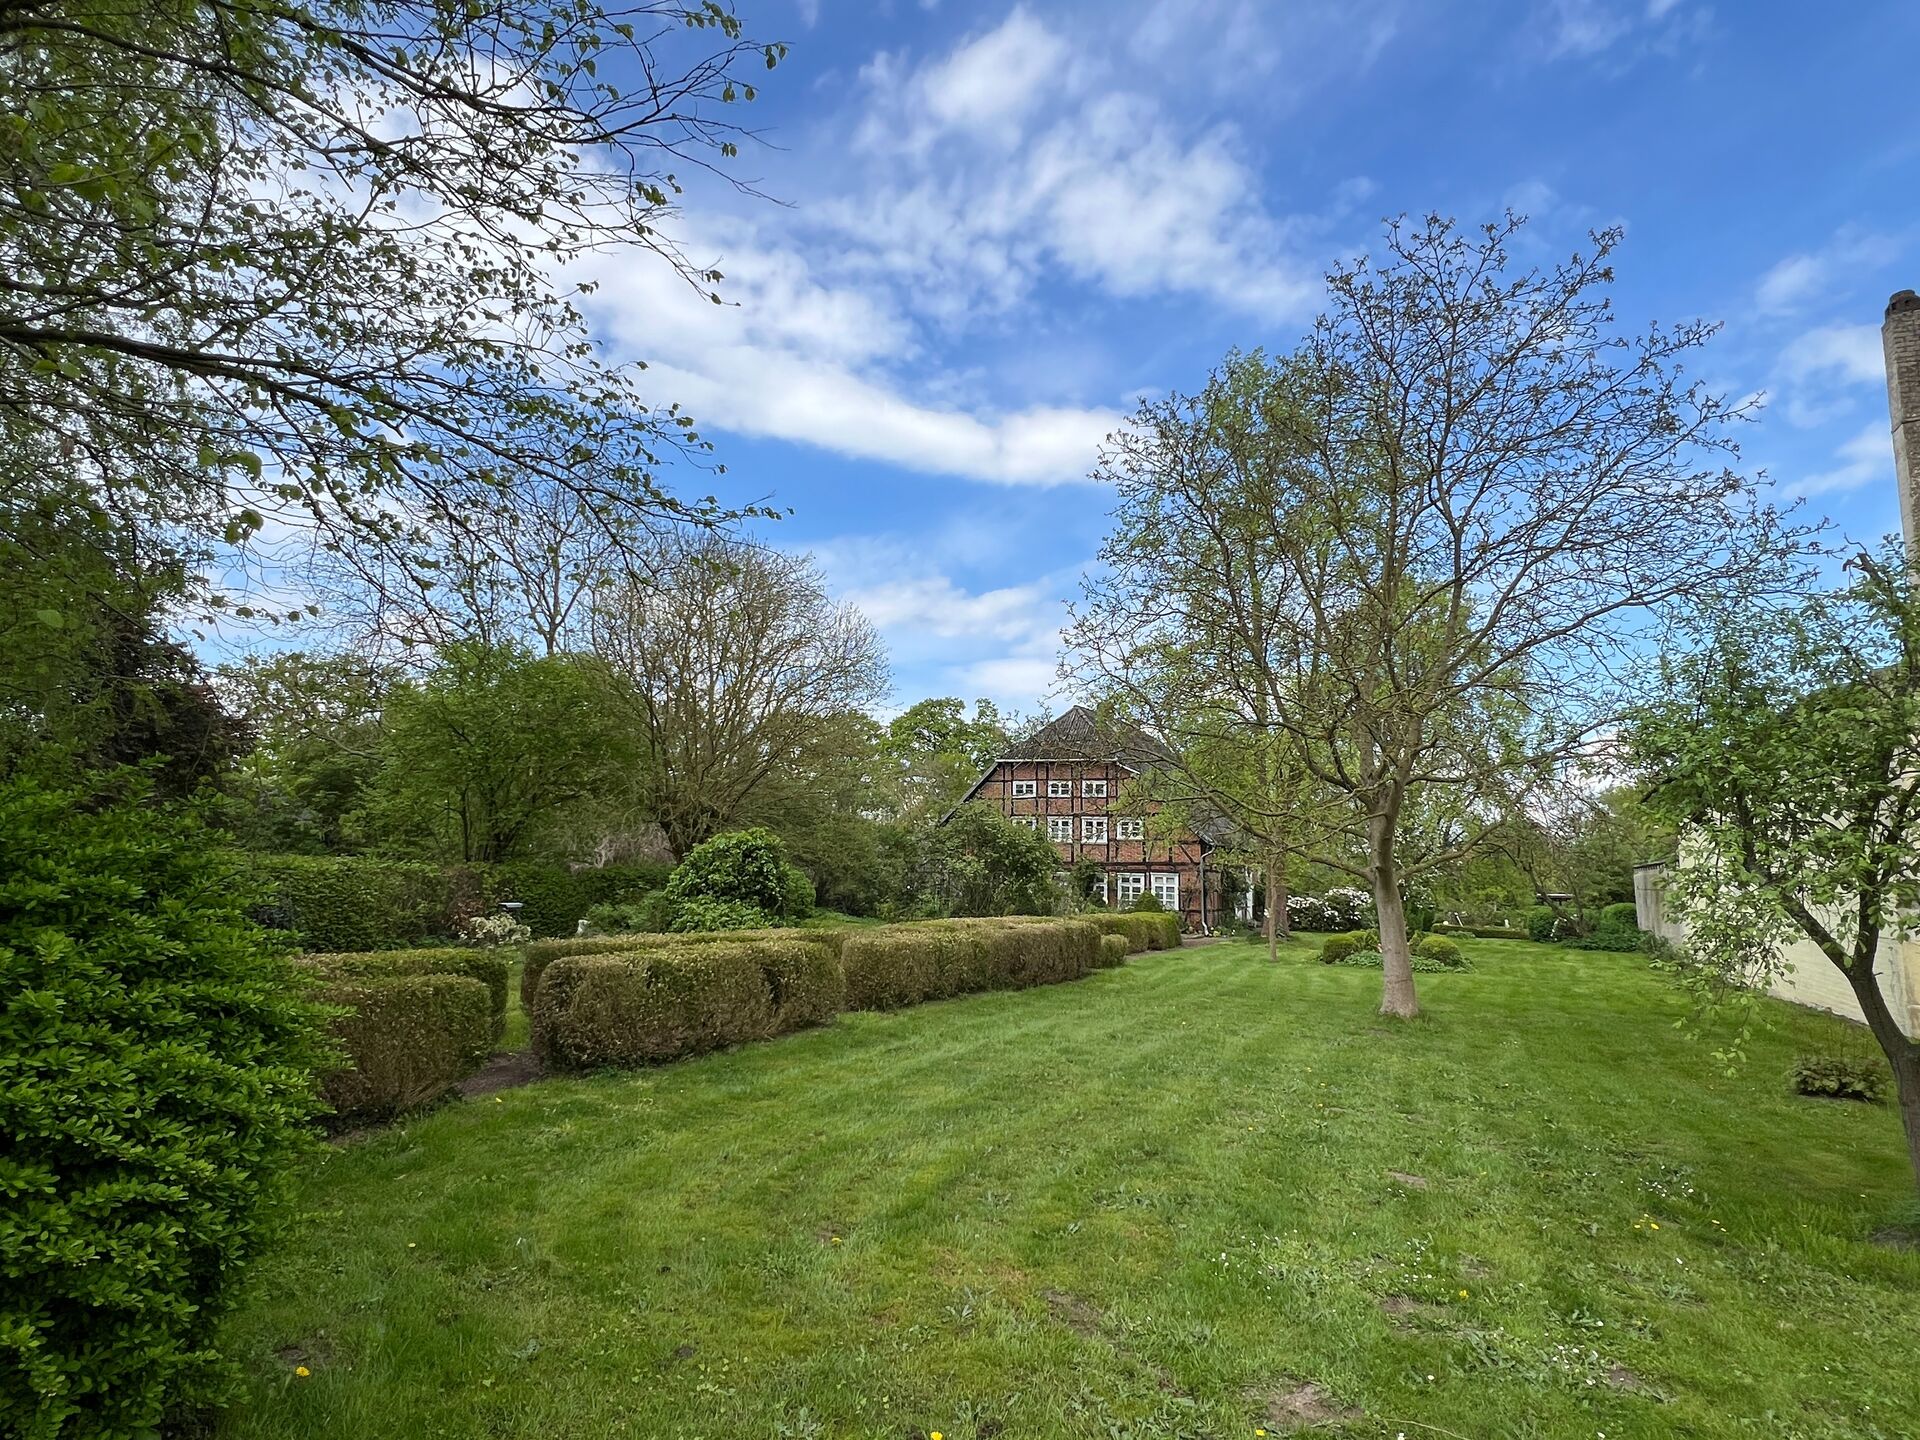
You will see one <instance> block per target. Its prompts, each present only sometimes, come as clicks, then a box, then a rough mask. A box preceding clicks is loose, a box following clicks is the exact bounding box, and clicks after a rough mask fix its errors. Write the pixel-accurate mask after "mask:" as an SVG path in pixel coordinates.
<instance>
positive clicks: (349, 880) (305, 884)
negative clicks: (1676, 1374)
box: [246, 855, 453, 952]
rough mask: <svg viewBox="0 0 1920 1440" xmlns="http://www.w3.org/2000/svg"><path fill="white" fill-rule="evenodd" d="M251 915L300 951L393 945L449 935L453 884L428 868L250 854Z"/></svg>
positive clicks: (392, 862)
mask: <svg viewBox="0 0 1920 1440" xmlns="http://www.w3.org/2000/svg"><path fill="white" fill-rule="evenodd" d="M246 867H247V869H248V870H249V871H250V872H251V875H252V877H253V881H254V884H255V886H256V887H257V888H258V889H259V890H260V892H261V896H262V898H261V900H260V902H259V903H258V904H257V905H256V906H255V907H254V910H253V916H254V918H255V919H256V920H258V921H259V922H260V923H261V924H262V925H266V926H269V927H271V928H272V929H275V930H286V931H290V932H292V934H293V935H294V936H295V937H296V939H297V940H298V942H299V944H300V946H301V948H303V949H306V950H316V951H318V950H324V951H338V952H346V951H361V950H393V949H398V948H400V947H402V946H407V945H418V944H419V943H420V942H421V941H423V940H430V939H435V938H439V937H443V936H445V935H448V934H450V933H451V932H452V928H453V924H452V919H451V917H450V914H449V904H450V897H451V895H452V882H451V880H450V879H449V878H448V875H447V872H446V871H444V870H441V869H440V868H439V867H438V866H434V865H421V864H416V863H414V862H412V861H403V860H373V859H366V858H363V857H360V856H337V855H252V856H248V857H247V859H246Z"/></svg>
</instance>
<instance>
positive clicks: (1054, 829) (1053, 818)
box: [1047, 815, 1073, 845]
mask: <svg viewBox="0 0 1920 1440" xmlns="http://www.w3.org/2000/svg"><path fill="white" fill-rule="evenodd" d="M1047 839H1049V840H1051V841H1053V843H1054V844H1056V845H1071V844H1072V843H1073V817H1072V816H1071V815H1049V816H1048V817H1047Z"/></svg>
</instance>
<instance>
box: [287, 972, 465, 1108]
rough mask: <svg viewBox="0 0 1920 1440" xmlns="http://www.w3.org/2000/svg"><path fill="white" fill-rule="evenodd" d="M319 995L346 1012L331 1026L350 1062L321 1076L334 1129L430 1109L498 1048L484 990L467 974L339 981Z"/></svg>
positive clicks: (322, 1092)
mask: <svg viewBox="0 0 1920 1440" xmlns="http://www.w3.org/2000/svg"><path fill="white" fill-rule="evenodd" d="M319 998H320V999H322V1000H324V1001H325V1002H326V1003H328V1004H330V1005H338V1006H343V1007H345V1013H344V1014H341V1015H337V1016H335V1017H334V1019H333V1020H332V1021H331V1022H330V1024H331V1028H332V1031H333V1037H334V1040H335V1041H336V1042H337V1043H338V1045H339V1047H340V1048H341V1049H342V1050H343V1051H345V1052H346V1053H347V1055H349V1056H350V1057H351V1058H352V1062H353V1063H352V1064H351V1065H348V1066H347V1067H345V1068H343V1069H339V1070H334V1071H331V1072H329V1073H327V1074H325V1075H323V1076H322V1077H321V1079H320V1093H321V1095H322V1096H323V1097H324V1098H325V1100H326V1101H327V1103H328V1104H329V1105H330V1106H331V1107H332V1109H333V1112H334V1115H333V1120H334V1123H335V1124H339V1123H342V1122H346V1121H361V1120H384V1119H387V1118H389V1117H391V1116H394V1115H398V1114H401V1113H403V1112H404V1111H407V1110H413V1109H416V1108H418V1107H419V1106H421V1105H426V1104H430V1103H431V1102H433V1101H435V1100H438V1099H439V1098H440V1097H441V1096H443V1095H445V1094H446V1093H447V1092H448V1091H449V1090H451V1089H452V1088H453V1087H454V1086H455V1085H456V1084H457V1083H458V1082H459V1081H461V1080H462V1079H464V1078H465V1077H467V1076H468V1075H471V1074H472V1073H473V1072H474V1071H475V1070H478V1069H479V1068H480V1067H481V1066H482V1065H483V1064H485V1063H486V1059H487V1055H488V1053H489V1052H490V1051H491V1050H492V1048H493V1024H492V1015H491V1013H490V1012H491V1003H490V1000H489V996H488V993H487V987H486V986H485V985H483V984H481V983H480V982H479V981H478V980H472V979H469V978H467V977H466V976H464V975H386V976H370V977H367V978H364V979H348V978H342V979H337V980H333V981H331V982H330V983H329V984H328V985H326V986H325V987H324V988H323V989H322V990H321V992H320V996H319Z"/></svg>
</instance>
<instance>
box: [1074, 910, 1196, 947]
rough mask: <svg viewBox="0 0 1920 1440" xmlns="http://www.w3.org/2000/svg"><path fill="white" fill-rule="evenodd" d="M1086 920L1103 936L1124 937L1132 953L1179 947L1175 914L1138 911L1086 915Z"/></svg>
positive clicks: (1178, 932)
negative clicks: (1119, 913) (1095, 926)
mask: <svg viewBox="0 0 1920 1440" xmlns="http://www.w3.org/2000/svg"><path fill="white" fill-rule="evenodd" d="M1085 918H1086V919H1088V920H1090V921H1092V922H1093V923H1094V924H1095V925H1097V926H1099V927H1100V932H1101V933H1102V934H1103V935H1124V936H1126V937H1127V945H1128V948H1129V949H1130V950H1131V951H1133V952H1134V953H1138V952H1139V951H1142V950H1178V949H1179V948H1180V917H1179V916H1178V915H1172V914H1162V915H1155V914H1153V913H1151V912H1150V911H1140V912H1132V913H1128V914H1124V915H1089V916H1087V917H1085Z"/></svg>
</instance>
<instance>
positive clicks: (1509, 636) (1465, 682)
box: [1072, 216, 1793, 1016]
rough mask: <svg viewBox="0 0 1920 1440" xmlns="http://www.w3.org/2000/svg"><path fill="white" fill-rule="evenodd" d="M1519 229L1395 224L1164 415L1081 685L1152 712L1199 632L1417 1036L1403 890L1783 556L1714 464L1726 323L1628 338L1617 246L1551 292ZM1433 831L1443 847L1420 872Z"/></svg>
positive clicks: (1086, 649) (1104, 594) (1516, 799)
mask: <svg viewBox="0 0 1920 1440" xmlns="http://www.w3.org/2000/svg"><path fill="white" fill-rule="evenodd" d="M1523 223H1524V222H1523V221H1521V220H1520V219H1519V218H1517V217H1513V216H1509V217H1507V219H1506V220H1505V221H1503V222H1501V223H1498V224H1494V225H1489V226H1486V227H1483V228H1482V229H1481V230H1480V231H1479V232H1477V233H1475V234H1472V235H1466V234H1462V233H1460V232H1458V231H1456V229H1455V227H1454V226H1453V224H1452V223H1451V222H1449V221H1445V220H1442V219H1438V218H1430V219H1428V220H1427V221H1426V222H1425V223H1424V224H1421V225H1417V226H1411V227H1409V226H1408V225H1406V224H1404V223H1395V224H1392V225H1390V226H1389V228H1388V230H1387V233H1386V237H1385V249H1386V254H1385V258H1384V260H1383V261H1382V262H1381V263H1380V264H1377V265H1376V264H1375V263H1373V262H1372V261H1369V260H1364V259H1363V260H1360V261H1357V262H1355V263H1353V264H1351V265H1346V266H1342V267H1340V268H1338V269H1336V270H1335V271H1334V272H1333V273H1332V274H1331V275H1330V276H1329V277H1328V291H1329V297H1328V309H1327V312H1326V314H1324V315H1323V316H1322V317H1321V318H1320V319H1319V320H1318V321H1317V322H1316V323H1315V325H1314V327H1313V329H1312V332H1311V333H1310V335H1309V336H1308V338H1307V339H1306V340H1305V341H1304V342H1303V343H1302V344H1301V346H1300V347H1299V348H1298V349H1297V350H1296V351H1295V352H1294V353H1293V354H1292V355H1290V356H1288V357H1287V358H1285V359H1284V360H1279V361H1273V360H1269V359H1268V358H1267V357H1265V356H1263V355H1260V354H1257V353H1255V354H1251V355H1241V354H1235V355H1233V356H1230V357H1229V358H1228V360H1227V361H1226V363H1225V364H1224V365H1223V366H1222V367H1221V369H1220V370H1219V371H1218V372H1217V373H1216V374H1215V375H1214V376H1213V377H1212V379H1211V381H1210V382H1209V384H1208V385H1207V387H1206V388H1205V389H1204V390H1203V391H1202V392H1201V393H1200V394H1198V395H1193V396H1181V395H1175V396H1170V397H1167V398H1165V399H1160V400H1153V401H1149V402H1147V403H1146V404H1144V405H1143V406H1142V407H1141V409H1140V411H1139V413H1138V414H1137V416H1136V417H1135V420H1134V422H1133V424H1132V425H1131V426H1130V427H1129V428H1128V429H1126V430H1124V431H1122V432H1120V433H1119V434H1117V435H1115V436H1114V437H1113V438H1112V439H1111V441H1110V442H1109V446H1108V449H1107V450H1106V452H1105V453H1104V455H1103V457H1102V460H1101V465H1100V473H1101V475H1102V476H1103V478H1105V479H1107V480H1109V481H1110V482H1111V483H1112V484H1113V485H1114V486H1115V488H1116V490H1117V492H1118V495H1119V500H1120V504H1119V506H1118V508H1117V509H1116V511H1115V515H1116V519H1117V522H1118V524H1117V528H1116V529H1115V531H1114V533H1113V535H1112V537H1111V538H1110V539H1109V541H1108V543H1107V546H1106V548H1105V549H1104V550H1103V552H1102V558H1103V559H1104V560H1105V562H1106V569H1105V572H1104V573H1103V575H1102V576H1101V577H1100V578H1099V579H1098V580H1096V581H1095V582H1094V584H1093V586H1092V588H1091V589H1090V591H1089V593H1088V596H1087V599H1086V602H1085V604H1084V605H1083V606H1082V607H1081V611H1080V613H1079V615H1078V616H1077V619H1076V624H1075V628H1074V633H1073V637H1072V638H1073V642H1074V651H1075V659H1074V660H1073V662H1072V665H1073V670H1074V673H1076V674H1078V675H1079V676H1080V677H1081V678H1082V679H1083V681H1084V682H1085V683H1087V684H1089V686H1090V688H1107V689H1110V690H1112V691H1113V692H1115V693H1117V694H1120V695H1121V696H1123V697H1125V698H1127V699H1129V700H1132V699H1135V698H1137V697H1139V696H1141V695H1143V694H1144V695H1146V696H1151V694H1152V691H1153V688H1154V687H1153V686H1151V685H1142V684H1138V683H1136V679H1137V676H1136V671H1137V669H1138V667H1139V666H1140V664H1141V657H1142V656H1143V655H1145V656H1148V657H1149V659H1150V657H1151V652H1152V650H1153V648H1154V647H1155V646H1156V645H1161V644H1182V643H1186V641H1187V637H1188V636H1189V635H1197V636H1198V641H1197V643H1198V645H1199V648H1200V650H1201V652H1202V653H1203V655H1204V656H1205V657H1206V660H1207V665H1206V666H1205V667H1202V668H1203V670H1205V671H1211V672H1212V673H1211V674H1209V675H1207V676H1206V683H1207V684H1208V685H1209V686H1213V687H1217V688H1221V689H1223V690H1226V691H1227V692H1228V693H1229V694H1231V695H1232V696H1233V699H1232V701H1231V703H1229V702H1227V701H1221V702H1216V703H1215V704H1214V705H1213V706H1212V713H1213V714H1214V715H1216V716H1221V715H1229V714H1230V715H1233V716H1235V717H1237V718H1235V719H1234V721H1233V723H1234V724H1236V725H1238V726H1241V727H1244V729H1245V730H1246V731H1247V732H1248V733H1254V732H1268V733H1272V734H1275V735H1277V736H1278V737H1280V739H1281V740H1282V741H1283V742H1284V743H1283V748H1284V750H1285V751H1286V752H1287V753H1288V754H1290V755H1291V756H1292V757H1293V759H1294V761H1295V763H1297V764H1298V765H1299V766H1300V767H1301V768H1302V769H1304V771H1305V772H1306V774H1307V775H1308V776H1310V777H1311V778H1312V780H1313V782H1314V783H1315V784H1316V785H1319V786H1324V787H1325V788H1326V789H1327V790H1328V791H1330V792H1331V793H1332V794H1334V795H1336V796H1338V797H1339V798H1340V801H1341V813H1340V816H1339V823H1338V825H1337V826H1336V827H1332V828H1330V829H1329V830H1328V831H1327V833H1326V834H1324V835H1323V836H1322V837H1320V839H1319V841H1318V842H1317V843H1316V844H1315V845H1314V846H1313V849H1312V853H1311V855H1310V858H1311V859H1313V860H1314V861H1316V862H1318V863H1321V864H1325V865H1328V866H1330V867H1332V868H1335V869H1339V870H1344V871H1346V872H1348V873H1351V874H1354V875H1356V876H1358V877H1360V878H1362V879H1364V881H1365V883H1366V884H1367V886H1368V887H1369V888H1370V889H1371V891H1372V893H1373V896H1374V902H1375V906H1376V908H1377V910H1378V915H1379V923H1380V938H1381V951H1382V955H1383V957H1384V965H1383V972H1384V975H1383V994H1382V1001H1381V1009H1382V1011H1383V1012H1385V1013H1388V1014H1393V1015H1401V1016H1408V1015H1413V1014H1415V1013H1417V1010H1418V1005H1417V1001H1416V997H1415V993H1414V985H1413V972H1412V967H1411V958H1410V955H1409V952H1408V943H1407V933H1406V916H1405V909H1404V899H1403V894H1404V887H1405V885H1406V884H1407V882H1408V881H1409V880H1411V879H1413V878H1416V877H1417V876H1418V875H1420V874H1421V873H1422V872H1425V871H1429V870H1433V869H1436V868H1439V867H1441V866H1444V865H1447V864H1451V863H1453V862H1454V861H1457V860H1458V859H1459V858H1460V857H1462V856H1464V855H1466V854H1469V853H1471V852H1472V851H1473V850H1474V849H1475V848H1477V847H1478V846H1479V845H1480V844H1481V843H1482V842H1483V841H1484V838H1485V836H1486V834H1487V832H1488V831H1489V830H1490V829H1491V828H1492V827H1493V825H1494V824H1495V823H1497V820H1498V817H1499V816H1500V815H1502V814H1505V813H1509V812H1511V810H1512V809H1513V808H1514V807H1516V806H1517V805H1520V804H1522V803H1524V801H1525V798H1526V796H1527V795H1528V794H1529V793H1531V792H1532V791H1533V790H1534V789H1536V788H1537V787H1538V786H1539V785H1540V784H1542V783H1543V782H1544V781H1545V780H1546V778H1547V777H1549V776H1551V775H1552V774H1554V773H1555V772H1556V771H1557V770H1558V769H1559V768H1560V767H1562V766H1563V765H1564V764H1565V763H1566V762H1567V761H1568V760H1569V759H1570V758H1572V757H1574V756H1576V755H1579V754H1580V753H1582V751H1583V750H1585V749H1586V748H1588V747H1589V746H1590V745H1591V744H1592V741H1593V737H1594V736H1595V735H1596V733H1597V732H1599V731H1600V730H1601V729H1602V728H1603V727H1604V726H1605V725H1606V723H1607V722H1608V720H1609V717H1611V716H1614V715H1617V713H1618V711H1619V707H1620V699H1621V684H1620V682H1619V680H1618V679H1617V676H1616V671H1617V670H1618V669H1619V668H1620V665H1621V662H1622V660H1623V658H1624V657H1625V656H1627V655H1628V654H1630V653H1631V650H1632V647H1633V646H1634V644H1635V643H1636V641H1637V640H1638V639H1639V638H1640V637H1642V636H1643V635H1644V634H1645V633H1646V631H1647V630H1648V629H1649V627H1650V626H1652V625H1653V624H1654V623H1656V622H1657V621H1658V619H1659V617H1660V615H1661V614H1662V612H1664V611H1665V610H1667V609H1668V608H1669V607H1671V606H1674V605H1676V604H1680V603H1685V602H1693V601H1696V600H1698V599H1699V598H1700V597H1703V596H1707V595H1712V594H1714V593H1717V592H1718V591H1720V590H1721V589H1723V588H1724V587H1726V586H1728V585H1730V584H1732V583H1734V582H1736V581H1743V580H1746V579H1747V578H1748V577H1750V576H1752V575H1753V574H1754V573H1756V571H1758V570H1760V569H1761V568H1762V567H1763V566H1764V565H1765V564H1767V563H1768V562H1770V561H1773V560H1775V559H1776V558H1777V557H1778V556H1779V555H1780V554H1781V553H1782V551H1783V549H1790V548H1791V547H1792V543H1793V537H1792V536H1790V535H1787V534H1785V533H1784V527H1783V526H1782V525H1781V523H1780V521H1779V519H1778V517H1777V516H1776V515H1775V514H1774V513H1773V512H1772V511H1770V510H1768V509H1767V508H1765V507H1763V506H1761V505H1759V504H1757V503H1756V502H1755V501H1754V499H1753V497H1752V495H1751V493H1750V492H1749V490H1748V488H1747V487H1746V485H1745V484H1744V483H1743V481H1742V480H1741V479H1740V477H1739V476H1738V475H1736V474H1735V473H1733V471H1732V470H1730V469H1729V468H1727V465H1726V463H1725V462H1726V459H1727V457H1728V456H1730V455H1732V454H1733V453H1734V445H1733V442H1732V440H1731V439H1730V438H1729V436H1728V433H1727V431H1728V427H1729V425H1730V423H1731V422H1733V421H1734V420H1736V419H1738V418H1739V416H1740V414H1741V413H1742V412H1741V409H1740V407H1739V406H1738V405H1736V404H1730V403H1728V402H1727V401H1725V400H1723V399H1722V398H1720V397H1718V396H1716V395H1713V394H1711V393H1710V392H1708V391H1706V390H1705V389H1703V388H1702V387H1701V386H1699V385H1698V384H1697V383H1693V382H1690V381H1689V380H1688V379H1687V378H1686V376H1685V374H1684V369H1683V362H1684V361H1685V360H1686V359H1687V358H1688V357H1689V355H1690V354H1691V352H1693V351H1695V350H1697V349H1698V348H1699V347H1700V346H1701V345H1703V344H1704V343H1705V342H1706V340H1707V339H1708V337H1709V336H1710V335H1711V334H1712V332H1713V327H1712V326H1710V325H1708V324H1705V323H1689V324H1686V325H1683V326H1681V327H1680V328H1678V329H1677V330H1673V331H1667V330H1663V329H1659V328H1654V329H1651V330H1649V331H1647V332H1646V333H1644V334H1642V335H1639V336H1637V337H1628V336H1626V335H1624V334H1622V333H1621V332H1620V330H1619V327H1618V326H1617V325H1616V323H1615V320H1614V316H1613V313H1612V310H1611V307H1610V305H1609V303H1608V301H1607V300H1606V298H1605V296H1604V293H1603V292H1604V287H1605V286H1606V285H1607V284H1608V283H1609V282H1610V281H1611V279H1612V271H1611V269H1610V268H1609V262H1610V259H1611V256H1612V253H1613V251H1614V249H1615V248H1616V246H1617V245H1618V243H1619V240H1620V236H1619V233H1618V232H1617V231H1605V232H1601V233H1599V234H1597V235H1595V236H1594V237H1593V241H1594V249H1593V252H1592V253H1591V254H1589V255H1575V256H1573V257H1572V258H1571V259H1569V260H1567V261H1565V262H1563V263H1560V264H1557V265H1554V266H1551V267H1549V268H1533V267H1526V266H1522V265H1519V264H1517V263H1516V262H1515V261H1514V259H1513V257H1512V254H1511V252H1510V250H1509V242H1510V241H1511V240H1512V239H1513V236H1514V234H1515V232H1516V231H1517V230H1518V229H1519V227H1520V226H1521V225H1522V224H1523ZM1140 713H1142V714H1143V716H1145V717H1147V718H1149V719H1153V718H1154V711H1153V708H1152V707H1151V706H1142V707H1141V712H1140ZM1162 733H1163V737H1164V738H1165V739H1166V740H1167V741H1168V742H1169V743H1170V744H1171V745H1172V746H1173V748H1174V749H1175V750H1176V751H1177V750H1178V749H1179V748H1180V746H1181V744H1182V741H1183V738H1184V737H1182V736H1181V735H1180V734H1178V733H1177V731H1174V730H1163V732H1162ZM1416 806H1420V807H1424V809H1425V811H1426V812H1428V813H1429V814H1430V815H1433V816H1436V817H1439V819H1438V821H1437V822H1436V823H1432V824H1425V825H1423V826H1422V827H1421V828H1422V829H1423V830H1424V831H1425V832H1426V833H1427V834H1428V835H1429V836H1431V837H1434V838H1432V839H1431V840H1429V842H1428V843H1426V844H1425V845H1423V846H1422V847H1421V849H1420V851H1419V853H1409V852H1410V846H1409V839H1410V835H1409V829H1408V822H1409V820H1410V818H1411V816H1412V814H1413V811H1414V808H1415V807H1416Z"/></svg>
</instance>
